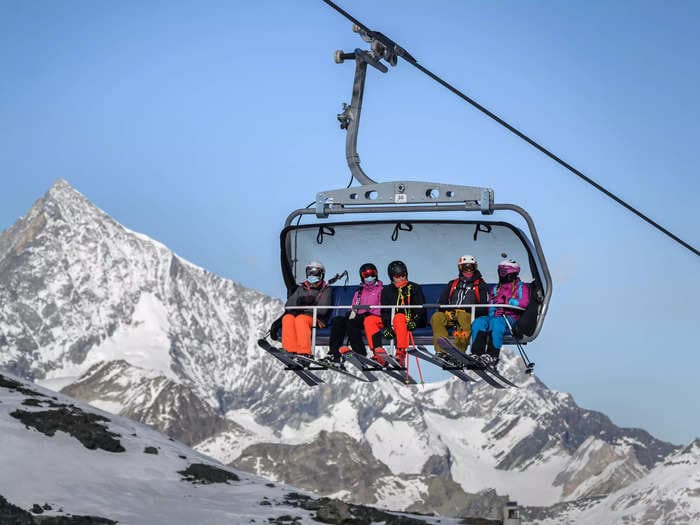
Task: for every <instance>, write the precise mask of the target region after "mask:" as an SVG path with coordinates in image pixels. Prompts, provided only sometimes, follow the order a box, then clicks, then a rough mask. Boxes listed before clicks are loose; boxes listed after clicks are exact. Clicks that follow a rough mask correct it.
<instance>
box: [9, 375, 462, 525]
mask: <svg viewBox="0 0 700 525" xmlns="http://www.w3.org/2000/svg"><path fill="white" fill-rule="evenodd" d="M0 436H1V437H0V443H2V448H0V523H2V524H6V525H9V524H23V525H25V524H26V525H32V524H34V523H36V524H39V523H56V524H58V523H60V524H62V525H113V524H116V523H120V524H122V525H157V524H168V525H190V524H192V523H198V524H202V525H207V524H210V525H221V524H223V523H227V524H239V523H240V524H242V523H255V522H258V523H261V522H262V523H276V524H292V523H318V522H319V521H320V522H323V523H341V522H343V521H342V520H350V519H353V518H354V519H355V521H353V523H367V524H369V523H379V522H383V523H394V524H396V525H399V524H406V525H409V524H415V525H419V524H422V523H435V522H436V520H434V519H430V518H425V517H417V516H413V517H411V516H396V515H392V514H388V513H386V512H383V511H381V510H377V509H371V508H367V507H359V506H355V507H350V506H348V505H345V504H343V503H342V502H340V501H333V500H329V499H327V498H326V499H317V498H314V497H311V496H310V495H308V494H305V493H303V492H299V491H298V490H297V489H294V488H293V487H289V486H284V485H278V484H275V483H271V482H270V481H269V480H265V479H263V478H260V477H258V476H254V475H251V474H247V473H244V472H241V471H239V470H236V469H231V468H227V467H225V466H224V465H221V464H218V463H217V462H216V461H214V460H212V459H211V458H209V457H206V456H204V455H202V454H199V453H197V452H195V451H194V450H192V449H191V448H189V447H187V446H186V445H184V444H182V443H178V442H176V441H174V440H173V439H172V438H168V437H166V436H164V435H162V434H160V433H158V432H156V431H155V430H153V429H151V428H149V427H147V426H144V425H141V424H139V423H135V422H133V421H131V420H129V419H126V418H122V417H119V416H113V415H111V414H109V413H107V412H102V411H100V410H97V409H95V408H93V407H90V406H89V405H85V404H82V403H80V402H77V401H75V400H74V399H71V398H69V397H66V396H64V395H61V394H56V393H55V392H52V391H50V390H46V389H43V388H41V387H38V386H37V385H34V384H31V383H27V382H24V381H21V380H19V379H18V378H16V377H14V376H9V375H2V374H0ZM43 520H55V521H49V522H46V521H43ZM59 520H60V521H59ZM444 522H445V520H441V523H444ZM447 522H448V523H450V520H448V521H447ZM455 522H456V520H455Z"/></svg>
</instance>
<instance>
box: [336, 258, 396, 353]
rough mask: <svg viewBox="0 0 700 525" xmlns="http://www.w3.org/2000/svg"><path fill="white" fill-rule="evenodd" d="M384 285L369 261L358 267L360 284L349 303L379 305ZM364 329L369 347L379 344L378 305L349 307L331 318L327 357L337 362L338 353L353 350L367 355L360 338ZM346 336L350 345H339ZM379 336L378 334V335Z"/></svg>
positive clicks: (379, 319)
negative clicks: (343, 313) (347, 310)
mask: <svg viewBox="0 0 700 525" xmlns="http://www.w3.org/2000/svg"><path fill="white" fill-rule="evenodd" d="M383 287H384V284H383V283H382V281H380V280H378V279H377V267H376V266H375V265H374V264H372V263H365V264H363V265H362V266H360V287H359V288H358V290H357V291H356V292H355V294H354V295H353V297H352V303H351V304H352V305H353V306H359V305H379V304H380V303H381V294H382V288H383ZM363 328H364V331H365V335H366V336H367V342H368V343H369V345H370V349H371V350H374V348H375V347H376V346H378V345H381V334H380V333H379V331H380V329H381V328H382V318H381V313H380V310H379V309H378V308H369V309H366V308H362V309H352V310H350V311H349V312H348V313H347V315H344V316H338V317H334V318H333V320H332V321H331V336H330V341H329V352H328V356H326V359H327V360H329V361H331V362H333V363H336V364H340V363H341V362H342V360H341V354H343V353H345V352H348V351H349V350H352V351H353V352H355V353H358V354H362V355H367V351H366V349H365V345H364V343H363V341H362V329H363ZM346 336H347V338H348V342H349V343H350V348H348V347H347V346H342V347H341V345H342V343H343V340H344V339H345V337H346ZM377 336H379V337H377Z"/></svg>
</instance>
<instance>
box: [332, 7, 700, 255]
mask: <svg viewBox="0 0 700 525" xmlns="http://www.w3.org/2000/svg"><path fill="white" fill-rule="evenodd" d="M323 2H324V3H325V4H327V5H328V6H330V7H331V8H333V9H334V10H335V11H337V12H338V13H340V14H341V15H342V16H344V17H345V18H347V19H348V20H350V21H351V22H352V23H353V24H354V25H355V27H354V28H353V29H354V30H355V31H356V32H358V33H360V36H361V37H362V39H363V40H365V41H366V42H370V43H371V44H372V49H373V51H374V49H375V48H376V49H377V51H374V54H375V55H376V56H379V57H380V58H382V59H384V60H386V61H387V62H389V63H390V64H391V65H392V66H394V65H396V61H397V57H401V58H403V59H404V60H406V61H407V62H408V63H409V64H411V65H412V66H413V67H415V68H416V69H418V70H419V71H420V72H421V73H424V74H425V75H427V76H428V77H430V78H431V79H433V80H434V81H435V82H437V83H438V84H440V85H441V86H443V87H445V88H446V89H448V90H449V91H451V92H452V93H454V94H455V95H457V96H458V97H459V98H461V99H462V100H464V101H465V102H467V103H468V104H471V105H472V106H473V107H474V108H476V109H478V110H479V111H481V112H482V113H483V114H485V115H486V116H488V117H489V118H491V119H493V120H495V121H496V122H497V123H498V124H500V125H501V126H503V127H504V128H506V129H507V130H508V131H510V132H511V133H513V134H514V135H516V136H517V137H518V138H520V139H522V140H524V141H525V142H527V143H528V144H530V145H531V146H532V147H534V148H535V149H537V150H538V151H540V152H541V153H543V154H544V155H546V156H547V157H549V158H550V159H552V160H553V161H554V162H556V163H557V164H559V165H561V166H562V167H564V168H566V169H567V170H568V171H570V172H571V173H573V174H574V175H576V176H577V177H579V178H580V179H581V180H583V181H585V182H587V183H588V184H590V185H591V186H593V187H594V188H595V189H597V190H598V191H600V192H601V193H603V194H604V195H606V196H607V197H609V198H611V199H612V200H614V201H615V202H616V203H617V204H619V205H620V206H622V207H623V208H625V209H627V210H628V211H630V212H632V213H634V214H635V215H636V216H637V217H639V218H640V219H642V220H643V221H645V222H646V223H647V224H649V225H650V226H652V227H654V228H656V229H657V230H658V231H660V232H661V233H663V234H664V235H666V236H668V237H670V238H671V239H672V240H674V241H675V242H677V243H678V244H680V245H681V246H683V247H684V248H686V249H688V250H690V251H691V252H692V253H694V254H695V255H698V256H700V250H698V249H697V248H695V247H694V246H692V245H691V244H690V243H688V242H686V241H684V240H683V239H681V238H680V237H678V236H677V235H675V234H674V233H672V232H671V231H669V230H668V229H666V228H664V227H663V226H661V225H660V224H659V223H657V222H656V221H654V220H653V219H651V218H650V217H648V216H647V215H646V214H644V213H642V212H641V211H639V210H637V209H636V208H635V207H634V206H632V205H631V204H628V203H627V202H626V201H624V200H623V199H621V198H620V197H618V196H617V195H615V194H614V193H612V192H611V191H610V190H608V189H606V188H605V187H604V186H602V185H601V184H599V183H597V182H596V181H594V180H593V179H591V178H590V177H588V176H586V175H584V174H583V173H582V172H581V171H579V170H577V169H576V168H574V167H573V166H572V165H571V164H569V163H568V162H566V161H564V160H563V159H561V158H560V157H559V156H557V155H555V154H554V153H552V152H551V151H550V150H548V149H547V148H545V147H544V146H542V145H541V144H539V143H538V142H536V141H535V140H533V139H532V138H530V137H529V136H528V135H526V134H525V133H523V132H522V131H520V130H519V129H517V128H516V127H515V126H513V125H511V124H509V123H508V122H506V121H505V120H503V119H502V118H501V117H499V116H498V115H496V114H495V113H493V112H492V111H490V110H488V109H487V108H486V107H484V106H482V105H481V104H479V103H478V102H477V101H476V100H474V99H472V98H471V97H469V96H467V95H466V94H464V93H462V92H461V91H460V90H459V89H457V88H455V87H454V86H453V85H451V84H450V83H449V82H446V81H445V80H443V79H442V78H440V77H439V76H437V75H436V74H435V73H433V72H432V71H430V70H429V69H428V68H426V67H424V66H422V65H421V64H419V63H418V61H417V60H416V59H415V58H414V57H413V56H411V55H410V54H409V53H408V52H407V51H406V50H405V49H404V48H403V47H401V46H400V45H398V44H397V43H396V42H394V41H393V40H391V39H390V38H388V37H387V36H386V35H383V34H382V33H380V32H378V31H372V30H371V29H369V28H368V27H367V26H365V25H364V24H362V23H361V22H360V21H359V20H357V19H356V18H354V17H353V16H351V15H350V14H349V13H347V12H346V11H345V10H343V9H342V8H341V7H339V6H338V5H336V4H335V3H334V2H332V1H331V0H323ZM356 139H357V137H355V140H356ZM358 162H359V160H358ZM351 170H352V168H351ZM358 180H359V179H358Z"/></svg>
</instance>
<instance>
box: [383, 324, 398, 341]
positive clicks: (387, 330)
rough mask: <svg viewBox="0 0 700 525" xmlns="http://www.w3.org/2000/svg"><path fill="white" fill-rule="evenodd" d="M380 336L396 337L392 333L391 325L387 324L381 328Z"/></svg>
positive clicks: (385, 337) (386, 337)
mask: <svg viewBox="0 0 700 525" xmlns="http://www.w3.org/2000/svg"><path fill="white" fill-rule="evenodd" d="M382 337H383V338H384V339H393V338H394V337H396V334H395V333H394V329H393V328H392V327H391V326H387V327H386V328H384V330H382Z"/></svg>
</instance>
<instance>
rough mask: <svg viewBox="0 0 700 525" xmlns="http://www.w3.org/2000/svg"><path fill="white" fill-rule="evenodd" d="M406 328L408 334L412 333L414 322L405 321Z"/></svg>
mask: <svg viewBox="0 0 700 525" xmlns="http://www.w3.org/2000/svg"><path fill="white" fill-rule="evenodd" d="M406 328H408V331H409V332H413V330H415V329H416V322H415V321H414V320H413V319H409V320H408V321H406Z"/></svg>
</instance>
